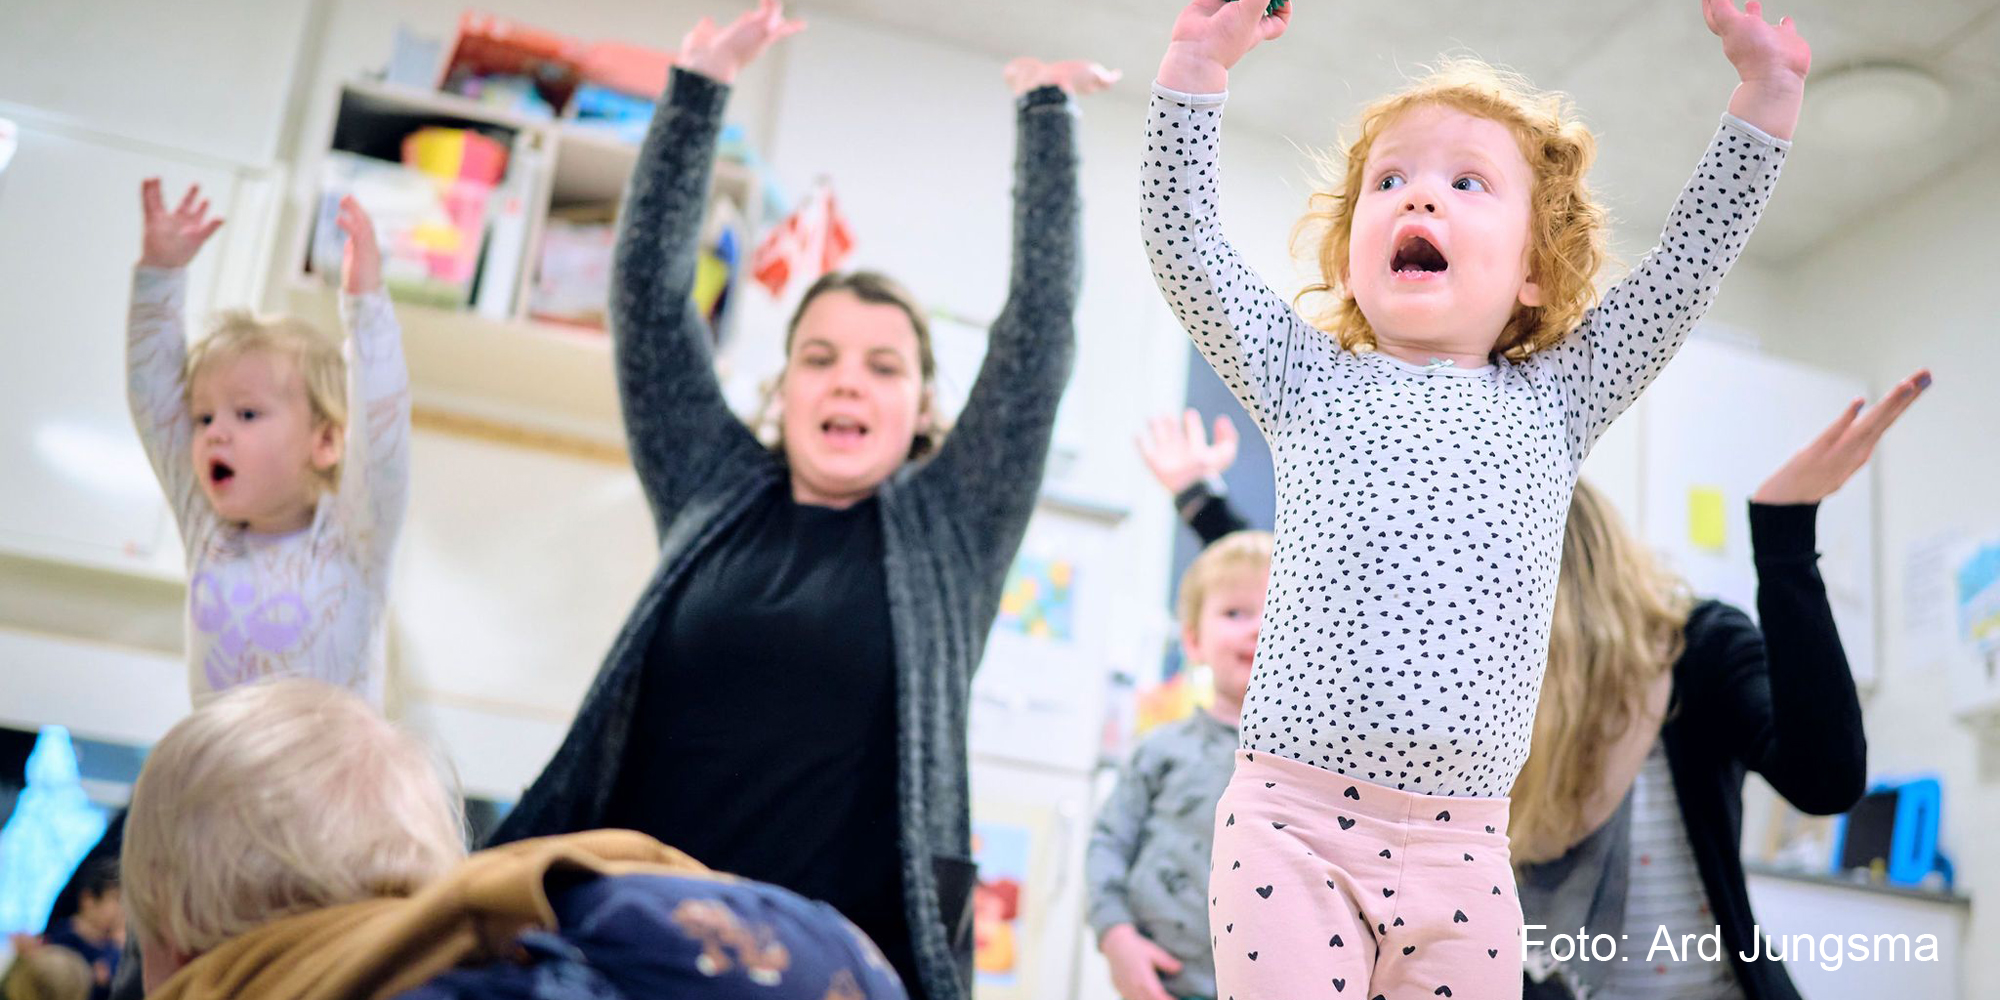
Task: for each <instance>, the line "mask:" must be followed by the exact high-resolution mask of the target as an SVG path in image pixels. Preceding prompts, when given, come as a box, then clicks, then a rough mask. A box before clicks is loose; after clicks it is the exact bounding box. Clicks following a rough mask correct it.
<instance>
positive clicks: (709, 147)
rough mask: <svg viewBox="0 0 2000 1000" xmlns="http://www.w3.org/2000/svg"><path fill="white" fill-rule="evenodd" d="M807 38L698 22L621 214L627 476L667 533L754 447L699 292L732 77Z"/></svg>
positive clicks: (768, 13)
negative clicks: (777, 48) (720, 468)
mask: <svg viewBox="0 0 2000 1000" xmlns="http://www.w3.org/2000/svg"><path fill="white" fill-rule="evenodd" d="M802 27H804V26H803V25H802V24H799V23H798V22H795V21H788V20H786V19H785V18H784V16H783V14H782V12H781V11H780V10H779V8H778V4H777V2H776V0H762V2H761V3H760V5H759V6H758V8H757V9H756V10H753V11H750V12H748V13H745V14H743V15H742V16H740V17H738V18H737V19H736V21H735V22H733V23H732V24H730V25H729V26H728V27H725V28H718V27H717V26H716V25H715V24H714V23H713V22H712V21H710V20H709V19H707V18H703V19H702V21H701V23H700V24H697V25H696V26H695V28H694V30H693V31H690V32H689V33H688V36H687V38H686V40H685V41H684V42H683V43H682V46H681V53H680V58H679V59H678V60H677V68H675V69H674V71H673V76H672V80H671V81H670V82H669V83H668V85H667V92H666V95H665V96H664V97H662V98H661V100H660V106H659V109H658V110H657V111H655V112H654V114H653V125H652V128H651V130H650V131H649V132H648V133H647V135H646V141H645V144H644V146H643V147H642V148H641V149H640V153H639V163H638V165H637V166H636V167H635V168H634V169H633V173H632V182H631V187H630V190H629V191H628V192H627V194H626V197H625V205H624V209H623V211H622V212H621V213H620V220H619V231H618V247H617V256H616V259H615V267H614V273H613V277H612V294H611V328H612V334H613V342H614V345H615V349H616V365H617V371H618V397H619V402H620V405H621V407H622V410H623V413H624V417H625V437H626V443H627V446H628V447H629V448H630V449H631V452H632V466H633V468H634V469H635V470H637V472H638V474H639V482H640V483H641V484H642V485H643V486H644V488H645V490H646V498H647V501H648V502H649V503H650V504H651V506H652V509H653V522H654V526H655V528H657V529H661V530H664V528H665V527H666V525H667V523H668V522H669V521H670V520H671V519H672V518H673V515H674V514H675V513H676V512H678V511H679V509H680V506H681V505H682V504H683V503H685V502H686V501H687V499H688V498H689V497H690V496H692V495H693V493H694V491H695V489H696V488H697V487H698V486H700V485H701V484H702V483H703V482H705V481H706V480H707V478H708V476H709V475H710V474H711V473H712V472H713V471H714V470H715V468H716V466H717V464H718V463H719V462H720V461H722V460H723V459H724V458H726V457H727V456H728V455H730V454H734V453H740V452H743V451H754V450H756V449H757V448H758V444H757V441H756V438H755V437H754V436H753V435H752V434H751V433H750V431H749V429H748V428H746V427H744V426H743V424H742V422H741V421H739V420H738V419H737V418H736V416H735V414H734V413H732V412H731V411H730V409H729V406H728V404H727V403H726V402H725V401H724V400H723V396H722V387H721V385H719V384H718V383H717V381H716V378H715V362H714V357H713V353H712V351H711V349H710V347H709V331H708V325H707V322H706V321H705V320H704V319H703V318H702V316H701V314H700V312H699V311H698V310H696V309H695V307H694V305H693V304H692V302H691V301H690V299H689V296H690V295H691V293H692V292H693V290H694V280H695V264H696V260H697V257H698V252H699V242H700V235H701V221H702V213H703V210H704V209H705V207H706V205H707V201H708V189H709V181H710V178H711V176H712V175H713V173H714V166H715V144H716V138H717V136H718V135H719V134H720V132H721V129H722V109H723V105H724V104H725V103H726V102H727V100H728V96H729V86H730V84H731V83H732V82H733V81H734V80H735V78H736V72H737V71H738V70H739V69H741V68H742V67H743V66H745V65H747V64H748V63H749V62H750V61H751V60H753V59H755V58H756V57H757V55H758V54H759V53H761V52H763V50H764V49H765V48H766V47H768V46H769V45H770V44H771V43H772V42H774V41H776V40H778V39H780V38H783V37H785V36H787V35H791V34H794V33H796V32H797V31H798V30H800V29H801V28H802Z"/></svg>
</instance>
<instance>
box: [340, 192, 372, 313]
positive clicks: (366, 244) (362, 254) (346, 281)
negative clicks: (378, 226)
mask: <svg viewBox="0 0 2000 1000" xmlns="http://www.w3.org/2000/svg"><path fill="white" fill-rule="evenodd" d="M338 224H339V226H340V231H341V232H343V233H346V234H347V246H346V247H345V248H343V249H342V250H341V252H340V275H341V282H340V287H341V288H342V289H344V290H346V292H347V294H349V295H366V294H368V293H369V292H372V291H375V290H376V289H378V288H381V287H382V248H381V247H380V246H379V245H378V244H377V243H376V242H375V223H374V222H373V221H371V220H370V219H369V218H368V213H367V212H365V211H363V210H362V208H361V203H360V202H358V201H355V200H354V196H353V195H348V196H347V197H345V198H342V199H340V219H339V223H338Z"/></svg>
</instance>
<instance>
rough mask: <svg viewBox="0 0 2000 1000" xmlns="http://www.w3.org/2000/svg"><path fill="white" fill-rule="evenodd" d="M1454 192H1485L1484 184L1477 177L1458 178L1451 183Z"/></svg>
mask: <svg viewBox="0 0 2000 1000" xmlns="http://www.w3.org/2000/svg"><path fill="white" fill-rule="evenodd" d="M1451 187H1452V190H1454V191H1485V190H1486V182H1485V181H1482V180H1480V179H1479V178H1477V177H1460V178H1459V179H1457V180H1455V181H1452V182H1451Z"/></svg>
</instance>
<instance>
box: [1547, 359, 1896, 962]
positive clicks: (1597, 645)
mask: <svg viewBox="0 0 2000 1000" xmlns="http://www.w3.org/2000/svg"><path fill="white" fill-rule="evenodd" d="M1929 385H1930V375H1929V373H1927V372H1919V373H1917V374H1916V375H1913V376H1911V377H1910V378H1909V379H1906V380H1905V381H1903V382H1902V383H1901V384H1899V385H1898V386H1896V388H1895V389H1894V390H1892V391H1891V392H1890V393H1889V395H1887V396H1886V397H1884V398H1883V400H1882V401H1881V402H1880V403H1879V404H1878V405H1877V406H1876V407H1875V408H1874V409H1872V410H1870V411H1868V412H1867V413H1866V414H1862V412H1861V402H1860V401H1858V400H1857V401H1856V402H1855V403H1854V404H1853V405H1851V406H1849V407H1848V409H1847V410H1846V411H1845V412H1844V413H1842V415H1841V416H1840V418H1839V419H1838V420H1836V421H1835V422H1834V423H1833V425H1832V426H1830V427H1828V428H1827V430H1826V431H1825V432H1824V433H1822V434H1821V435H1820V436H1819V437H1817V438H1815V439H1814V440H1813V441H1812V443H1810V444H1808V445H1807V446H1806V447H1805V448H1804V449H1803V450H1801V451H1800V452H1799V453H1798V454H1796V455H1794V456H1793V457H1792V458H1791V459H1790V460H1789V461H1788V462H1786V463H1785V465H1784V466H1782V467H1781V468H1779V469H1778V471H1777V472H1776V473H1774V474H1773V475H1772V476H1771V478H1770V479H1768V480H1766V481H1765V482H1764V484H1763V485H1762V486H1761V487H1759V488H1758V490H1757V492H1756V493H1755V494H1753V495H1752V497H1751V501H1750V536H1751V547H1752V551H1753V554H1754V558H1755V560H1756V565H1757V582H1758V592H1757V610H1758V614H1759V622H1755V623H1753V622H1752V621H1751V619H1750V617H1749V616H1748V615H1747V614H1745V613H1744V612H1743V611H1741V610H1739V609H1737V608H1734V607H1731V606H1729V605H1727V604H1725V603H1723V602H1721V601H1715V600H1704V601H1697V600H1695V599H1693V598H1692V597H1691V596H1690V595H1689V593H1688V592H1687V587H1686V585H1685V584H1684V583H1683V582H1682V581H1680V580H1679V579H1677V578H1675V577H1674V576H1672V575H1671V574H1669V573H1667V572H1665V571H1664V570H1663V569H1662V568H1661V567H1660V566H1659V565H1658V564H1657V563H1656V562H1655V561H1654V559H1653V557H1652V555H1651V553H1650V552H1648V550H1647V548H1646V546H1645V545H1644V543H1642V542H1641V541H1639V540H1638V539H1636V538H1634V537H1633V536H1632V535H1631V534H1629V533H1628V532H1627V530H1626V528H1625V526H1624V525H1623V524H1622V523H1621V522H1620V521H1619V518H1618V515H1617V512H1616V511H1615V510H1614V509H1613V508H1612V506H1611V504H1610V503H1609V502H1608V501H1607V500H1606V499H1605V498H1604V496H1603V495H1602V494H1601V493H1598V492H1597V491H1596V490H1595V489H1593V488H1591V487H1590V486H1589V485H1588V484H1587V483H1579V484H1578V486H1577V490H1576V494H1575V497H1574V499H1573V500H1572V502H1571V504H1570V512H1569V520H1568V524H1567V527H1566V529H1565V533H1564V546H1563V559H1562V569H1561V575H1560V577H1559V580H1558V583H1557V590H1556V604H1555V617H1554V622H1553V626H1552V634H1551V639H1550V643H1549V665H1548V672H1547V674H1546V676H1545V677H1544V679H1543V682H1542V691H1541V703H1540V707H1539V709H1538V710H1537V712H1536V716H1535V732H1534V742H1533V745H1532V749H1531V751H1530V753H1529V756H1528V762H1527V764H1526V766H1525V767H1523V768H1522V771H1521V774H1520V776H1519V777H1518V778H1517V779H1516V780H1515V783H1514V787H1513V793H1512V805H1513V814H1512V817H1511V822H1510V831H1509V832H1510V834H1511V837H1512V851H1513V857H1514V862H1515V865H1516V869H1517V874H1518V876H1519V878H1518V882H1519V888H1520V894H1521V906H1522V910H1523V912H1524V914H1525V917H1526V922H1527V923H1528V924H1529V925H1531V926H1532V925H1536V924H1540V925H1542V926H1543V927H1546V928H1549V930H1547V931H1544V932H1541V933H1540V934H1539V935H1537V934H1531V935H1529V940H1530V941H1540V942H1542V944H1541V945H1540V946H1531V947H1529V948H1528V949H1527V953H1526V957H1527V960H1528V961H1527V964H1528V983H1527V992H1528V995H1529V996H1531V997H1542V996H1574V997H1578V998H1594V997H1614V998H1621V1000H1624V998H1640V997H1674V998H1677V1000H1697V998H1748V1000H1770V998H1775V1000H1796V998H1797V996H1798V992H1797V990H1796V989H1794V988H1793V986H1792V983H1791V980H1790V979H1789V978H1788V977H1787V976H1786V975H1785V971H1784V967H1783V966H1782V965H1781V964H1780V963H1777V962H1772V961H1755V962H1749V961H1744V960H1742V959H1741V958H1740V957H1739V956H1741V955H1743V954H1751V953H1754V949H1753V948H1752V947H1751V945H1752V943H1753V942H1752V940H1751V937H1750V936H1751V935H1752V934H1753V933H1754V932H1755V919H1754V918H1753V917H1752V916H1751V914H1750V905H1749V896H1748V892H1747V890H1746V888H1745V885H1744V877H1743V865H1742V859H1741V858H1740V857H1739V855H1738V847H1737V845H1738V842H1739V840H1740V839H1741V834H1742V818H1743V816H1742V813H1743V777H1744V773H1745V772H1746V771H1756V772H1758V773H1759V774H1761V775H1763V776H1764V778H1765V780H1767V781H1769V782H1770V784H1771V786H1772V788H1774V789H1776V790H1777V792H1778V793H1779V794H1780V795H1783V796H1784V797H1785V798H1786V799H1787V800H1788V801H1790V802H1791V803H1792V805H1794V806H1796V807H1798V808H1799V809H1801V810H1803V811H1805V812H1808V813H1815V814H1831V813H1838V812H1842V811H1845V810H1846V809H1848V808H1850V807H1852V806H1853V805H1854V803H1855V802H1856V801H1857V800H1859V799H1860V797H1861V794H1862V791H1863V788H1864V783H1865V781H1866V775H1867V742H1866V739H1865V737H1864V735H1863V733H1862V728H1861V704H1860V700H1859V698H1858V697H1857V695H1856V692H1855V689H1854V681H1853V678H1852V676H1851V675H1850V674H1849V672H1848V667H1847V657H1846V654H1845V653H1844V652H1843V651H1842V649H1841V645H1840V635H1839V633H1838V632H1837V631H1836V630H1835V628H1834V621H1833V611H1832V608H1831V607H1830V606H1829V605H1828V603H1827V597H1826V585H1825V583H1824V582H1823V581H1822V580H1821V579H1820V575H1819V570H1818V568H1817V559H1818V555H1817V553H1816V552H1815V551H1814V548H1813V528H1814V524H1813V522H1814V515H1815V513H1816V511H1817V510H1818V504H1819V502H1820V501H1821V500H1822V499H1824V498H1825V497H1826V496H1828V495H1829V494H1831V493H1833V492H1834V491H1835V490H1837V489H1839V488H1840V486H1841V484H1843V483H1845V482H1846V481H1847V479H1848V478H1849V477H1850V476H1852V475H1853V474H1854V472H1855V471H1856V470H1858V469H1860V467H1861V466H1862V464H1863V463H1864V462H1866V461H1867V459H1868V456H1869V454H1870V452H1871V451H1872V450H1873V449H1874V446H1875V443H1876V442H1877V441H1879V440H1880V439H1881V436H1882V434H1883V432H1884V431H1886V430H1888V428H1889V426H1890V425H1891V424H1893V423H1894V422H1895V420H1896V418H1897V417H1898V416H1900V415H1901V414H1902V412H1903V410H1905V409H1906V408H1908V407H1909V405H1910V404H1911V403H1912V402H1914V401H1915V400H1916V398H1917V396H1918V395H1919V394H1921V393H1922V392H1923V390H1924V389H1925V388H1927V387H1928V386H1929ZM1578 928H1581V929H1582V933H1583V934H1587V935H1591V936H1592V937H1595V936H1598V935H1609V940H1615V941H1622V942H1623V943H1622V944H1621V945H1620V946H1619V958H1622V959H1625V960H1622V961H1621V960H1617V959H1612V960H1608V961H1580V960H1577V961H1558V960H1556V959H1555V958H1554V957H1553V949H1551V948H1549V947H1548V943H1549V939H1550V938H1551V937H1552V936H1553V935H1555V934H1557V933H1560V934H1563V935H1568V934H1571V933H1575V932H1576V929H1578ZM1663 930H1664V932H1665V933H1667V934H1669V935H1671V936H1672V938H1673V940H1675V941H1680V940H1682V935H1683V934H1695V935H1712V934H1716V933H1717V932H1718V931H1719V932H1720V940H1721V943H1722V946H1723V951H1724V952H1725V953H1726V955H1727V956H1728V958H1727V960H1724V961H1705V960H1704V959H1702V957H1701V956H1700V955H1698V954H1694V953H1692V951H1691V950H1690V952H1689V953H1687V954H1683V955H1681V956H1680V960H1678V961H1676V960H1672V959H1669V960H1666V961H1660V960H1659V959H1658V957H1657V956H1652V957H1651V958H1650V960H1645V961H1636V960H1632V959H1633V958H1635V957H1637V958H1647V957H1648V953H1649V950H1650V947H1651V944H1652V942H1653V941H1654V940H1655V939H1656V937H1657V935H1658V934H1659V933H1661V932H1662V931H1663ZM1598 957H1603V956H1601V955H1600V956H1598Z"/></svg>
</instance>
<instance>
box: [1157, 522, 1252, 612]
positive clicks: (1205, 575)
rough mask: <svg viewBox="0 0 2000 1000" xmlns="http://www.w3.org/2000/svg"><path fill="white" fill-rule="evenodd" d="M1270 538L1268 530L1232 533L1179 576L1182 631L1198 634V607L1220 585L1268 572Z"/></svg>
mask: <svg viewBox="0 0 2000 1000" xmlns="http://www.w3.org/2000/svg"><path fill="white" fill-rule="evenodd" d="M1271 549H1272V538H1271V533H1270V532H1268V531H1232V532H1230V533H1229V534H1227V535H1224V536H1222V537H1221V538H1218V539H1216V540H1215V541H1213V542H1211V543H1209V546H1208V547H1207V548H1205V549H1202V550H1201V554H1200V555H1198V556H1195V557H1194V562H1191V563H1189V564H1188V568H1187V571H1186V572H1183V573H1182V574H1181V587H1180V597H1179V599H1178V600H1177V601H1176V602H1175V606H1176V609H1177V610H1178V612H1179V617H1180V623H1181V628H1182V629H1183V630H1185V631H1190V632H1192V631H1198V629H1199V626H1200V623H1201V604H1202V602H1203V601H1205V600H1207V599H1208V595H1209V594H1210V593H1211V592H1212V591H1214V590H1215V588H1217V587H1219V586H1221V585H1222V582H1223V581H1225V580H1229V579H1232V578H1235V577H1238V576H1241V575H1243V574H1245V573H1248V572H1251V571H1253V570H1254V571H1255V572H1257V573H1260V574H1262V575H1264V576H1269V575H1270V573H1271Z"/></svg>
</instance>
